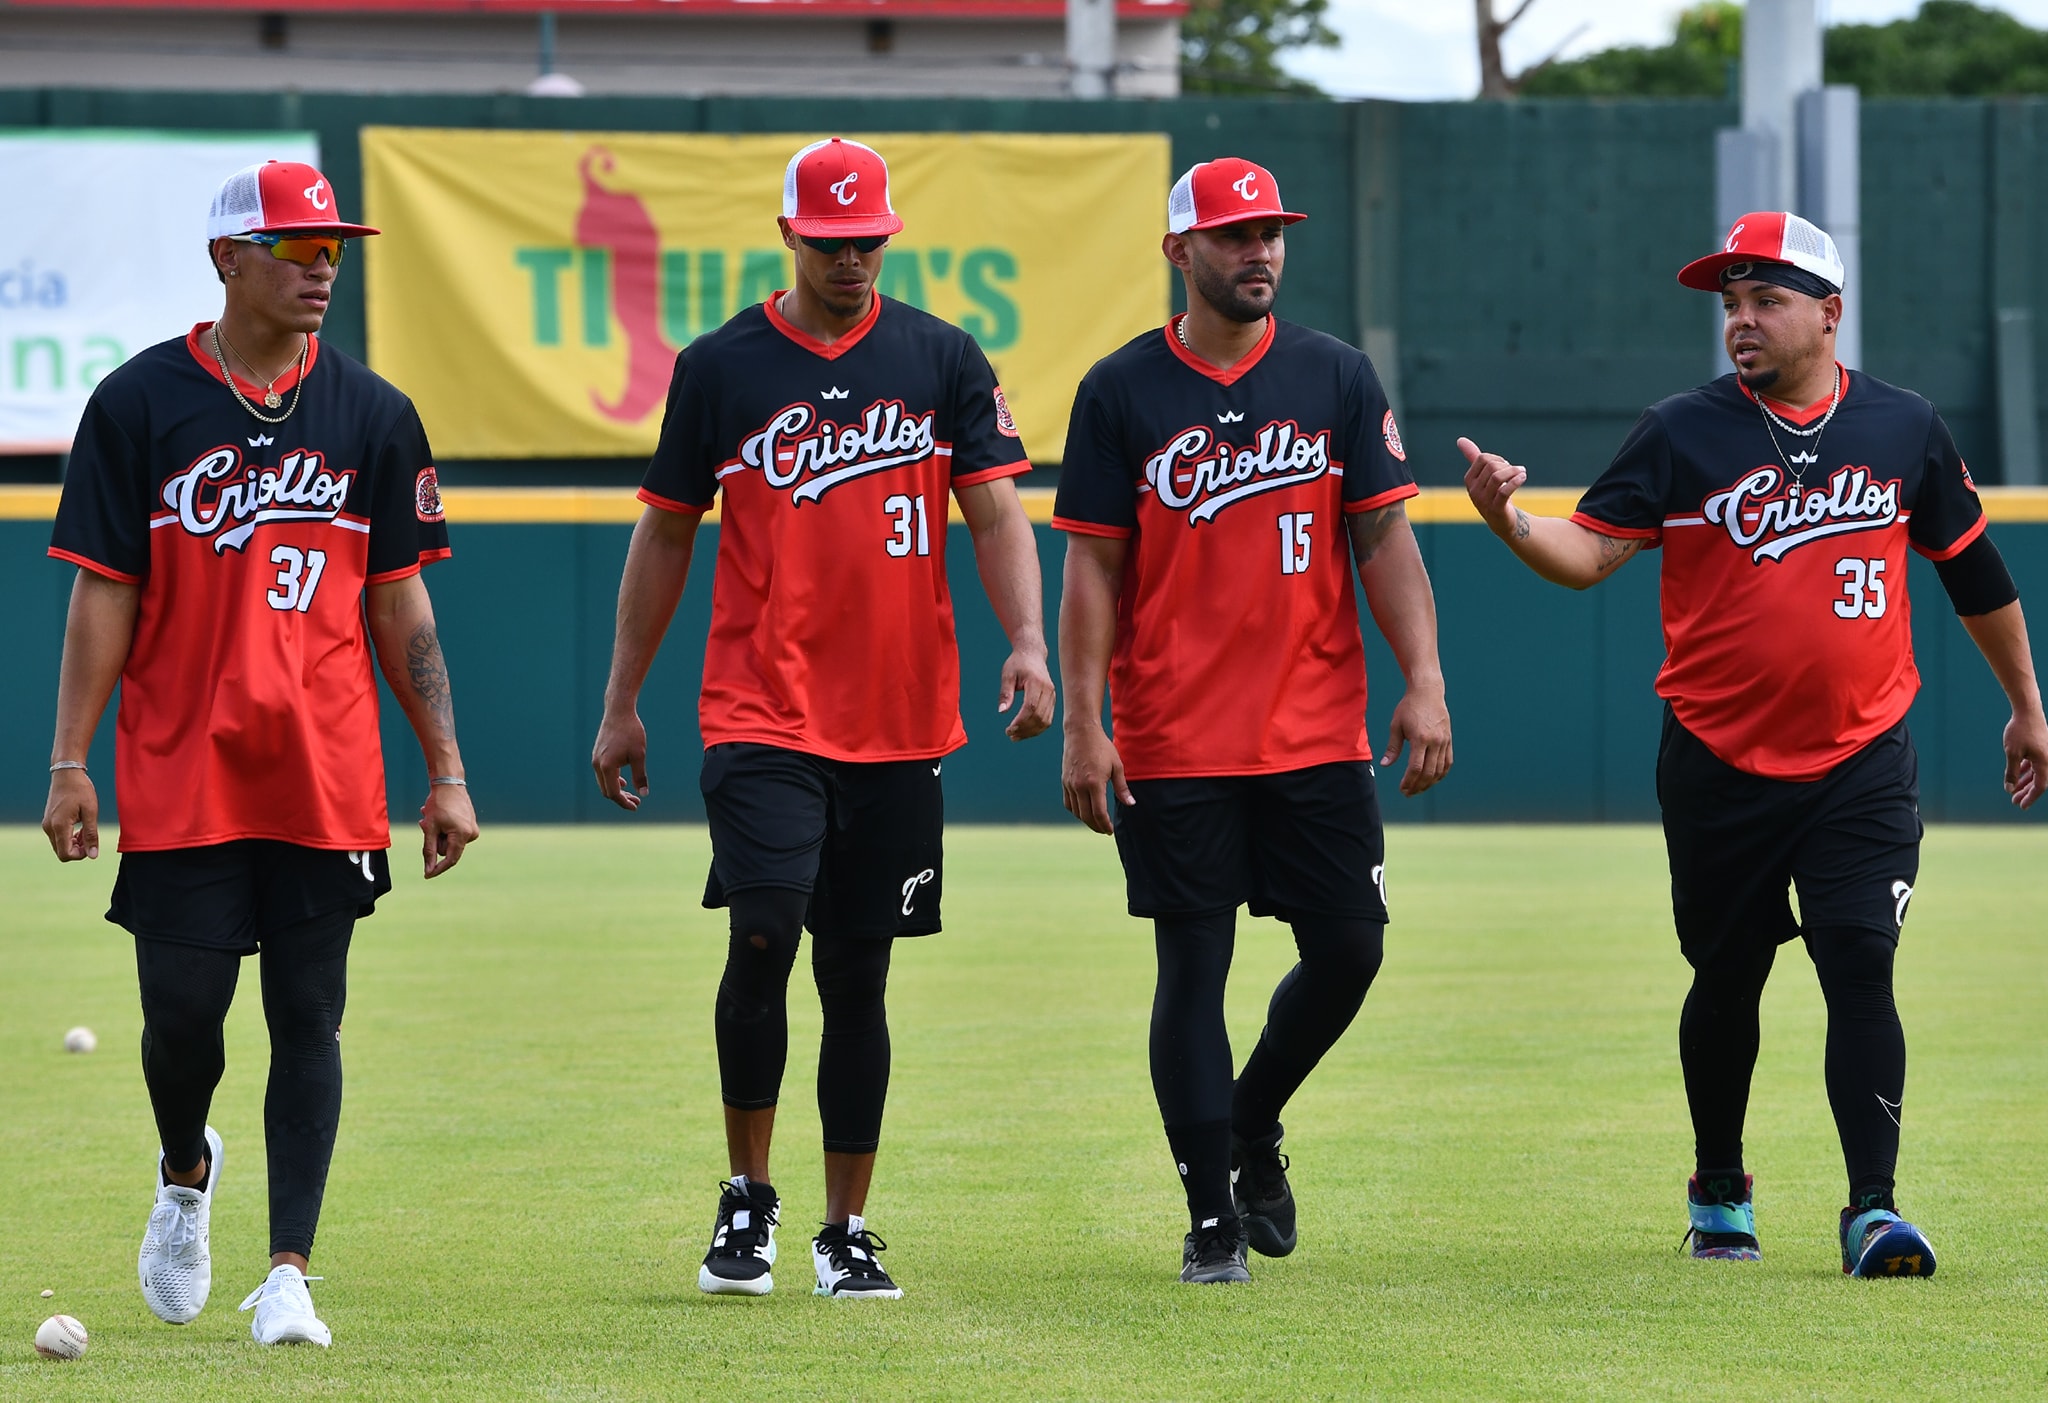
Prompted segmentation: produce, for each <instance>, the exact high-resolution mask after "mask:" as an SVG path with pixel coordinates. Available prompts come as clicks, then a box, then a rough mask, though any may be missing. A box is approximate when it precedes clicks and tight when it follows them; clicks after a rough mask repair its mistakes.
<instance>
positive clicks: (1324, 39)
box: [1180, 0, 1342, 97]
mask: <svg viewBox="0 0 2048 1403" xmlns="http://www.w3.org/2000/svg"><path fill="white" fill-rule="evenodd" d="M1329 8H1330V0H1195V3H1194V4H1193V5H1192V6H1191V7H1190V8H1189V10H1188V13H1187V16H1186V18H1184V19H1182V20H1181V22H1180V80H1181V81H1180V85H1181V91H1182V92H1186V93H1217V94H1238V95H1249V96H1271V95H1273V94H1275V93H1291V94H1296V95H1299V96H1303V97H1321V96H1322V95H1323V91H1322V89H1320V88H1318V87H1317V86H1316V85H1315V84H1314V83H1311V82H1308V81H1306V80H1305V79H1301V78H1296V77H1293V76H1291V75H1289V74H1287V73H1285V72H1283V71H1282V70H1281V67H1280V55H1281V54H1283V53H1285V52H1286V51H1288V50H1289V49H1299V48H1307V47H1311V46H1313V47H1316V48H1324V49H1331V48H1336V47H1337V46H1338V44H1339V43H1341V42H1342V41H1341V40H1340V39H1339V38H1338V36H1337V32H1336V31H1335V30H1333V29H1331V28H1330V26H1329V25H1328V24H1326V23H1324V18H1323V17H1324V16H1325V15H1326V14H1327V13H1328V12H1329Z"/></svg>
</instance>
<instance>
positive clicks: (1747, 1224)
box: [1678, 1174, 1764, 1262]
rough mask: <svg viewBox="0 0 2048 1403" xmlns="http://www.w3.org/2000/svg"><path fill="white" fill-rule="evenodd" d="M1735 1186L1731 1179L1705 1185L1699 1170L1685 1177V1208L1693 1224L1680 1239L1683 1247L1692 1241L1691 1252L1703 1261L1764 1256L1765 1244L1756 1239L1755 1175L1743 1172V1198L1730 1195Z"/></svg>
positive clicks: (1737, 1260) (1736, 1259)
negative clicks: (1763, 1246) (1702, 1182)
mask: <svg viewBox="0 0 2048 1403" xmlns="http://www.w3.org/2000/svg"><path fill="white" fill-rule="evenodd" d="M1734 1188H1735V1185H1734V1182H1733V1181H1732V1180H1728V1179H1716V1180H1714V1181H1713V1183H1712V1186H1711V1188H1709V1189H1702V1188H1701V1187H1700V1176H1699V1175H1697V1174H1695V1175H1693V1176H1692V1178H1690V1179H1688V1180H1686V1181H1685V1211H1686V1213H1687V1215H1688V1216H1690V1217H1691V1219H1692V1226H1691V1227H1689V1228H1687V1229H1686V1230H1685V1236H1684V1237H1682V1238H1680V1239H1679V1240H1678V1245H1679V1246H1680V1247H1684V1246H1686V1245H1687V1244H1688V1243H1690V1244H1691V1246H1692V1255H1693V1256H1695V1257H1697V1258H1699V1259H1700V1260H1702V1261H1713V1262H1760V1261H1762V1260H1763V1258H1764V1251H1763V1248H1762V1247H1760V1246H1758V1245H1757V1240H1756V1204H1755V1202H1754V1197H1753V1196H1754V1193H1755V1189H1756V1176H1755V1175H1754V1174H1745V1175H1743V1176H1742V1197H1741V1198H1739V1199H1730V1198H1729V1194H1731V1193H1732V1192H1733V1191H1734Z"/></svg>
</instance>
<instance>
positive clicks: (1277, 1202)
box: [1230, 1126, 1295, 1257]
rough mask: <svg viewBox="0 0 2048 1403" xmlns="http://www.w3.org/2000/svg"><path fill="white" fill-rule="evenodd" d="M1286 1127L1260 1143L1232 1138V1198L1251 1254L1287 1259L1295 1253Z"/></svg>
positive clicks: (1277, 1127) (1233, 1134) (1237, 1137)
mask: <svg viewBox="0 0 2048 1403" xmlns="http://www.w3.org/2000/svg"><path fill="white" fill-rule="evenodd" d="M1285 1133H1286V1131H1285V1128H1284V1127H1280V1126H1276V1127H1274V1130H1273V1133H1272V1134H1271V1135H1270V1136H1267V1137H1266V1138H1264V1139H1261V1140H1246V1139H1245V1138H1243V1137H1242V1136H1240V1135H1238V1134H1236V1133H1235V1132H1233V1133H1232V1134H1231V1137H1230V1196H1231V1198H1232V1200H1233V1206H1234V1207H1235V1208H1236V1209H1237V1216H1238V1220H1239V1221H1240V1222H1242V1223H1243V1224H1244V1230H1245V1236H1246V1239H1247V1241H1249V1243H1250V1244H1251V1249H1252V1251H1254V1252H1256V1253H1258V1254H1259V1255H1260V1256H1262V1257H1284V1256H1286V1255H1287V1254H1288V1253H1289V1252H1292V1251H1293V1250H1294V1242H1295V1234H1294V1190H1292V1189H1291V1188H1289V1187H1288V1186H1287V1163H1288V1161H1287V1156H1286V1155H1283V1154H1281V1153H1280V1137H1281V1136H1282V1135H1283V1134H1285Z"/></svg>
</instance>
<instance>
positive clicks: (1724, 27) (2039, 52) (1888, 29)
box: [1521, 0, 2048, 97]
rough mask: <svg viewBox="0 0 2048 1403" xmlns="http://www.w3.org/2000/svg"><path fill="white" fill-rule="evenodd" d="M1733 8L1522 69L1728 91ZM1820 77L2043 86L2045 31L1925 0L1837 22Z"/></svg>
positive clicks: (1872, 93) (1986, 89) (1939, 87)
mask: <svg viewBox="0 0 2048 1403" xmlns="http://www.w3.org/2000/svg"><path fill="white" fill-rule="evenodd" d="M1741 62H1742V9H1741V7H1740V6H1739V5H1736V4H1734V3H1732V0H1707V3H1704V4H1699V5H1694V6H1693V7H1692V8H1691V9H1689V10H1686V11H1685V12H1684V13H1683V14H1681V15H1680V16H1679V17H1678V30H1677V33H1676V34H1674V35H1673V36H1672V40H1671V42H1670V43H1669V44H1665V45H1663V46H1661V47H1659V48H1621V49H1605V50H1602V51H1601V52H1599V53H1597V54H1588V55H1587V56H1586V57H1584V58H1579V59H1573V60H1571V61H1570V62H1568V63H1553V64H1551V65H1550V66H1548V67H1547V68H1544V69H1542V70H1541V71H1540V72H1536V73H1532V74H1530V75H1529V76H1528V77H1527V79H1526V80H1525V81H1524V82H1523V84H1522V88H1521V91H1522V92H1523V93H1524V94H1526V95H1528V96H1531V97H1723V96H1732V95H1733V94H1734V93H1735V91H1736V80H1737V76H1738V75H1739V72H1740V68H1741ZM1822 65H1823V70H1824V76H1825V78H1826V81H1828V82H1830V83H1853V84H1855V85H1856V86H1857V87H1858V88H1860V89H1861V90H1862V92H1863V95H1864V96H1865V97H1993V96H1998V95H2001V94H2009V93H2048V32H2044V31H2042V30H2039V29H2031V28H2029V27H2028V26H2026V25H2025V24H2023V23H2021V22H2020V21H2019V20H2017V19H2015V18H2014V17H2013V16H2011V15H2009V14H2006V13H2004V12H2003V11H1999V10H1992V9H1987V8H1985V7H1984V6H1981V5H1975V4H1971V3H1969V2H1968V0H1925V3H1923V4H1922V5H1921V6H1920V10H1919V13H1917V14H1915V15H1914V16H1913V17H1912V18H1911V19H1902V20H1894V21H1892V22H1891V23H1890V24H1838V25H1835V26H1833V27H1832V28H1830V29H1829V30H1828V32H1827V36H1826V40H1825V43H1824V45H1823V48H1822Z"/></svg>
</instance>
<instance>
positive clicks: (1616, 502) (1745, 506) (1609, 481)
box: [1572, 370, 1984, 780]
mask: <svg viewBox="0 0 2048 1403" xmlns="http://www.w3.org/2000/svg"><path fill="white" fill-rule="evenodd" d="M1841 376H1842V382H1841V387H1842V392H1841V403H1840V407H1839V408H1837V409H1836V411H1835V417H1834V418H1833V419H1832V420H1831V421H1830V422H1829V423H1828V426H1827V428H1826V430H1825V431H1824V432H1822V433H1821V434H1820V435H1819V436H1818V437H1817V438H1815V437H1801V436H1799V435H1796V434H1788V433H1787V432H1785V430H1783V429H1777V430H1776V435H1777V444H1776V445H1775V446H1774V445H1773V443H1772V430H1771V428H1770V426H1769V425H1768V424H1767V422H1766V420H1765V419H1764V416H1763V413H1762V411H1761V409H1760V407H1759V405H1758V403H1757V400H1756V398H1755V396H1754V395H1752V394H1751V393H1750V392H1749V390H1748V389H1746V388H1745V387H1744V386H1743V385H1742V384H1741V382H1740V381H1739V380H1738V379H1737V378H1736V377H1735V376H1734V375H1724V376H1722V377H1721V378H1720V379H1719V380H1716V381H1714V382H1713V383H1712V384H1708V385H1703V386H1701V387H1700V388H1698V389H1696V390H1689V391H1687V392H1686V393H1684V394H1681V395H1674V396H1672V397H1671V398H1670V399H1667V400H1664V401H1663V402H1661V403H1659V404H1657V405H1655V406H1654V407H1652V408H1651V409H1649V410H1647V411H1646V412H1645V413H1644V414H1643V417H1642V418H1641V419H1640V420H1638V421H1637V422H1636V426H1635V428H1634V430H1633V431H1632V432H1631V433H1630V434H1629V436H1628V440H1627V441H1626V442H1625V443H1623V444H1622V446H1621V452H1620V453H1619V454H1617V455H1616V457H1615V459H1614V462H1613V465H1612V466H1610V467H1609V468H1608V469H1607V471H1606V472H1605V473H1604V474H1602V475H1601V477H1600V480H1599V481H1598V482H1596V483H1594V484H1593V486H1592V488H1591V489H1590V490H1589V491H1588V492H1587V493H1586V495H1585V496H1584V498H1582V499H1581V500H1580V502H1579V509H1578V511H1577V513H1576V514H1574V516H1573V517H1572V520H1574V521H1576V522H1578V523H1579V524H1580V525H1581V526H1585V527H1587V528H1589V529H1591V530H1594V531H1598V532H1600V533H1601V534H1603V535H1607V536H1620V537H1627V538H1631V539H1636V540H1641V541H1643V542H1644V543H1645V545H1646V546H1648V547H1652V548H1654V547H1656V546H1659V545H1661V546H1663V547H1664V548H1665V551H1664V566H1663V571H1664V573H1663V586H1662V594H1663V613H1664V648H1665V652H1666V654H1667V657H1666V659H1665V663H1664V667H1663V670H1662V671H1661V672H1659V673H1658V674H1657V694H1658V695H1659V696H1662V697H1664V698H1666V699H1668V700H1669V701H1670V703H1671V707H1672V711H1673V712H1674V713H1675V714H1676V715H1677V717H1678V720H1679V722H1680V723H1681V724H1682V725H1684V727H1685V728H1686V729H1687V730H1689V731H1691V732H1692V733H1693V734H1694V735H1696V736H1698V737H1699V738H1700V740H1701V741H1703V742H1705V744H1706V745H1707V747H1708V749H1710V750H1712V751H1713V752H1714V754H1716V755H1718V756H1719V757H1720V758H1721V759H1722V760H1724V761H1726V762H1727V763H1728V764H1730V765H1733V766H1735V767H1736V768H1737V769H1740V770H1746V771H1748V772H1749V773H1750V774H1755V775H1763V776H1766V777H1768V778H1771V779H1787V780H1809V779H1817V778H1818V777H1820V776H1821V775H1824V774H1826V773H1827V772H1828V771H1829V770H1831V769H1833V768H1834V767H1835V766H1836V765H1838V764H1840V763H1841V762H1842V761H1843V760H1845V759H1847V758H1848V757H1849V756H1851V755H1853V754H1855V753H1856V752H1857V751H1858V750H1860V749H1862V748H1863V746H1865V745H1866V744H1868V743H1869V742H1870V741H1871V740H1873V739H1874V738H1876V737H1877V736H1880V735H1882V734H1883V733H1884V732H1886V731H1888V730H1890V729H1891V728H1892V727H1893V726H1894V725H1896V724H1897V723H1898V721H1899V720H1900V718H1902V717H1903V716H1905V714H1906V709H1907V708H1908V707H1910V706H1911V705H1912V703H1913V697H1914V694H1915V693H1916V692H1918V691H1919V689H1920V673H1919V671H1918V669H1916V668H1915V667H1914V665H1913V630H1912V611H1911V608H1910V607H1909V605H1908V602H1907V598H1906V547H1907V546H1908V545H1911V546H1912V548H1913V549H1914V550H1917V551H1919V552H1920V553H1921V554H1922V555H1924V556H1927V557H1928V558H1929V559H1932V560H1947V559H1949V558H1951V557H1953V556H1955V555H1957V554H1960V553H1961V552H1962V550H1963V549H1964V548H1965V547H1966V546H1968V545H1969V544H1970V543H1971V542H1972V541H1974V540H1976V539H1977V537H1978V536H1979V535H1981V534H1982V533H1983V531H1984V509H1983V507H1982V505H1981V504H1980V503H1979V502H1978V500H1977V489H1976V487H1975V486H1974V485H1973V484H1972V483H1971V481H1970V471H1969V469H1968V468H1966V467H1965V466H1964V465H1963V460H1962V458H1961V457H1960V456H1959V455H1958V454H1957V453H1956V446H1955V443H1954V441H1953V440H1951V439H1950V438H1949V433H1948V426H1947V425H1945V424H1943V423H1942V422H1941V416H1940V415H1938V414H1936V413H1935V412H1934V407H1933V406H1932V405H1930V404H1929V403H1928V402H1927V401H1926V400H1924V399H1922V398H1920V397H1919V396H1918V395H1916V394H1912V393H1910V392H1909V391H1906V390H1900V389H1896V388H1894V387H1893V386H1890V385H1887V384H1885V383H1884V382H1883V381H1880V380H1874V379H1872V378H1871V377H1870V376H1868V375H1864V374H1861V373H1858V374H1855V375H1851V374H1850V373H1849V372H1848V371H1847V370H1843V371H1842V372H1841ZM1832 399H1833V396H1832V395H1830V396H1829V398H1828V399H1826V400H1822V401H1821V402H1820V403H1819V404H1815V405H1809V406H1807V407H1806V408H1804V409H1791V408H1787V407H1785V406H1782V405H1778V404H1776V403H1773V404H1772V405H1771V407H1772V409H1774V410H1775V411H1776V412H1777V414H1778V416H1779V417H1780V418H1781V419H1783V420H1785V421H1786V422H1787V423H1789V424H1791V425H1793V426H1795V427H1800V428H1811V427H1813V426H1814V425H1816V424H1818V423H1819V422H1820V421H1821V418H1822V416H1824V415H1825V414H1826V413H1827V411H1828V406H1829V403H1830V402H1831V401H1832Z"/></svg>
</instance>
